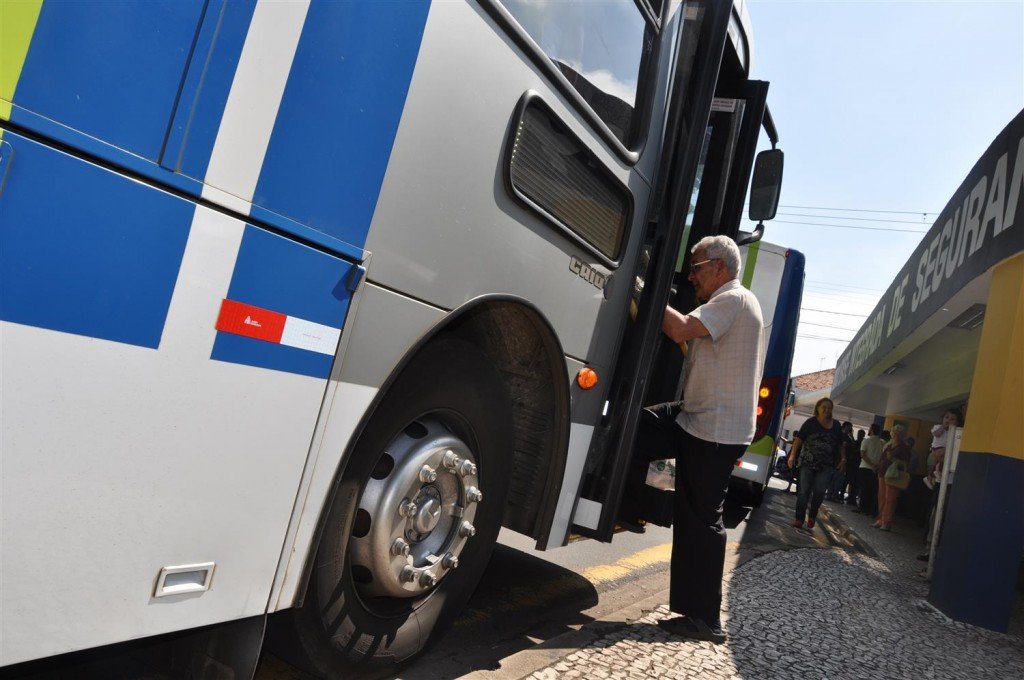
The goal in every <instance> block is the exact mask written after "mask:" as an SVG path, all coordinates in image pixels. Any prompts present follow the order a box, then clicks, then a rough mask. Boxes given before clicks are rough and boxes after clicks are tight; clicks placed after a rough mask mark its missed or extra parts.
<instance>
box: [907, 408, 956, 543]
mask: <svg viewBox="0 0 1024 680" xmlns="http://www.w3.org/2000/svg"><path fill="white" fill-rule="evenodd" d="M959 425H960V411H958V410H956V409H947V410H946V412H945V413H943V414H942V422H941V423H939V424H938V425H936V426H934V427H933V428H932V447H931V452H930V453H929V454H928V476H926V477H925V478H924V484H925V486H927V487H928V489H929V491H931V499H930V500H929V505H930V506H931V509H930V510H929V513H928V530H927V532H926V533H925V537H924V552H923V553H922V554H920V555H918V556H917V557H918V559H923V560H927V559H928V557H929V555H930V554H931V550H932V543H933V542H934V536H933V532H934V531H935V510H936V508H937V507H938V505H939V488H940V486H941V484H942V466H943V464H944V463H945V460H946V447H947V446H948V445H949V434H950V430H952V429H953V428H954V427H958V426H959Z"/></svg>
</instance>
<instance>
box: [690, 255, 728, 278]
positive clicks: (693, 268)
mask: <svg viewBox="0 0 1024 680" xmlns="http://www.w3.org/2000/svg"><path fill="white" fill-rule="evenodd" d="M720 259H721V258H718V257H711V258H708V259H707V260H704V261H703V262H691V263H690V273H691V274H696V273H697V267H700V266H701V265H705V264H707V263H708V262H714V261H715V260H720Z"/></svg>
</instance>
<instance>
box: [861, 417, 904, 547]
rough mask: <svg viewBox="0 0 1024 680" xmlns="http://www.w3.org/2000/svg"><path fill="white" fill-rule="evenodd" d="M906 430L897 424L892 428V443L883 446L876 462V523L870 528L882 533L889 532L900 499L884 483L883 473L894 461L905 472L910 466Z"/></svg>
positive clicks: (896, 493) (894, 490)
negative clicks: (898, 462)
mask: <svg viewBox="0 0 1024 680" xmlns="http://www.w3.org/2000/svg"><path fill="white" fill-rule="evenodd" d="M905 434H906V428H904V427H903V425H900V424H899V423H897V424H896V425H893V426H892V441H890V442H889V443H888V444H886V445H885V448H884V449H883V450H882V459H881V460H880V461H879V462H878V467H877V468H876V469H875V472H877V473H878V521H877V522H875V523H874V524H872V525H871V526H873V527H875V528H876V529H881V530H882V531H889V530H890V527H891V526H892V516H893V513H894V512H896V501H897V500H898V499H899V497H900V490H899V489H897V488H896V487H895V486H892V485H890V484H888V483H887V482H886V481H885V473H886V472H888V471H889V466H890V465H892V464H893V463H895V462H896V461H901V462H902V463H903V469H904V470H906V469H907V466H908V465H909V464H910V447H909V446H907V442H906V440H905V439H904V435H905Z"/></svg>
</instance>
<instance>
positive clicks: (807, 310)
mask: <svg viewBox="0 0 1024 680" xmlns="http://www.w3.org/2000/svg"><path fill="white" fill-rule="evenodd" d="M800 311H802V312H822V313H823V314H839V315H840V316H857V317H860V318H862V319H864V318H866V317H867V314H854V313H852V312H833V311H832V310H831V309H811V308H810V307H801V308H800Z"/></svg>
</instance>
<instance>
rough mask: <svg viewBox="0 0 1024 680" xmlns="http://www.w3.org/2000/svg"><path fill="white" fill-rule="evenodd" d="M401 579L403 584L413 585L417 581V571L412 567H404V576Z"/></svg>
mask: <svg viewBox="0 0 1024 680" xmlns="http://www.w3.org/2000/svg"><path fill="white" fill-rule="evenodd" d="M399 578H400V579H401V580H402V582H403V583H412V582H413V581H415V580H416V570H415V569H413V568H412V567H410V566H405V567H402V574H401V575H400V576H399Z"/></svg>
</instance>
